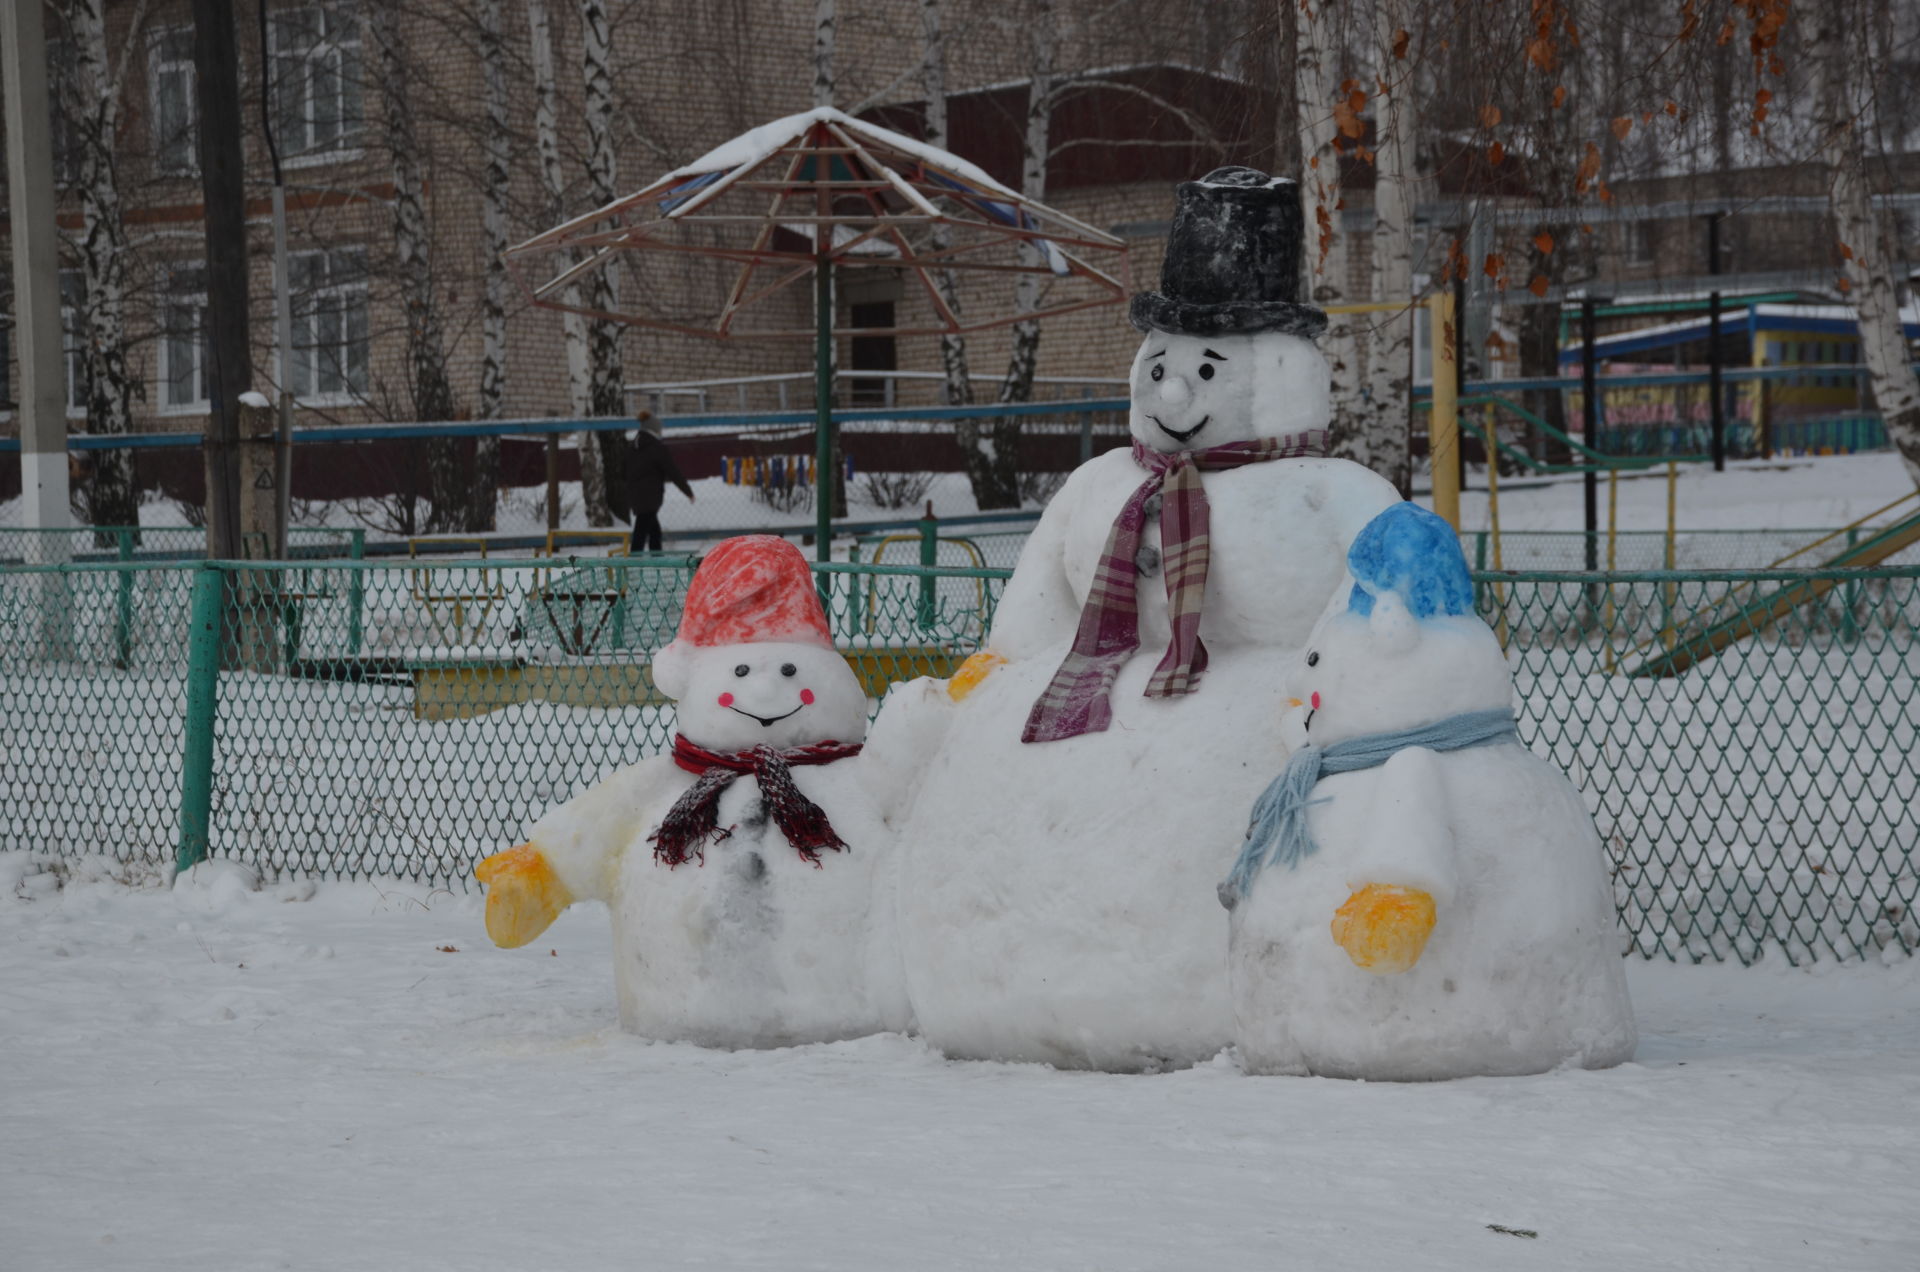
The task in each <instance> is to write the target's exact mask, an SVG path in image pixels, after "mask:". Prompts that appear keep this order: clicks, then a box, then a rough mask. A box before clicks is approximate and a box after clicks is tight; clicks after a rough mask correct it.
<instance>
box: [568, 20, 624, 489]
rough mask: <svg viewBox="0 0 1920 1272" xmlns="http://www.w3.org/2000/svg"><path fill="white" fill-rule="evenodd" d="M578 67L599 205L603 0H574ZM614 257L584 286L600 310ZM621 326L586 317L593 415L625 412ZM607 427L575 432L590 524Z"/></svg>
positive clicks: (604, 173) (604, 162)
mask: <svg viewBox="0 0 1920 1272" xmlns="http://www.w3.org/2000/svg"><path fill="white" fill-rule="evenodd" d="M580 26H581V35H580V48H581V65H580V69H581V73H582V76H583V80H584V88H585V91H584V93H583V94H582V96H581V103H582V106H583V108H584V113H585V115H586V124H587V188H588V194H589V197H590V198H591V199H592V202H593V205H594V206H595V207H604V206H606V205H607V204H609V203H611V202H613V200H614V199H615V198H616V197H618V191H617V190H616V189H615V188H614V187H615V183H616V181H617V180H618V168H617V166H616V164H615V158H614V149H613V41H612V35H611V33H610V32H609V31H608V29H607V6H606V0H580ZM617 269H618V257H615V258H613V259H611V260H609V261H607V263H606V264H604V265H602V266H601V267H600V268H599V269H596V270H594V271H593V273H592V276H591V277H592V281H591V283H590V284H589V286H588V295H589V297H590V299H589V300H588V304H589V305H590V306H591V307H592V308H594V309H597V310H599V311H601V312H602V313H605V312H608V311H610V310H612V309H614V308H615V307H616V306H617V305H618V303H619V276H618V274H617V273H616V270H617ZM621 332H622V326H621V324H620V323H617V322H613V321H611V320H610V319H606V318H592V319H589V320H588V322H587V354H588V383H587V406H588V409H589V410H590V411H591V412H592V413H593V414H594V415H597V416H603V417H605V416H620V415H625V414H626V413H627V409H626V390H625V388H624V385H625V382H626V375H625V369H624V368H623V367H622V365H621V362H620V336H621ZM619 440H620V439H619V438H617V437H615V436H614V435H613V434H611V433H590V434H583V435H582V436H581V438H580V477H581V482H580V484H581V487H582V490H581V498H582V500H583V501H584V502H585V503H586V505H587V521H588V522H589V523H590V524H592V525H596V526H610V525H612V524H613V511H612V509H611V508H610V507H609V506H608V503H607V481H608V477H609V475H610V470H611V469H612V468H613V467H614V465H612V464H609V463H608V462H607V459H608V455H609V453H610V452H611V451H613V450H614V449H615V448H616V447H617V446H618V443H619Z"/></svg>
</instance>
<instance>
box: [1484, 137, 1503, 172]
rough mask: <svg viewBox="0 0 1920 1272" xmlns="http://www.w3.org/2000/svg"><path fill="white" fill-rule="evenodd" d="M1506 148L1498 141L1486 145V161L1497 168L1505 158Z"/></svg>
mask: <svg viewBox="0 0 1920 1272" xmlns="http://www.w3.org/2000/svg"><path fill="white" fill-rule="evenodd" d="M1506 157H1507V148H1506V147H1505V146H1503V145H1501V144H1500V143H1499V142H1497V141H1496V142H1494V143H1493V144H1492V145H1491V146H1488V147H1487V162H1488V163H1490V164H1492V165H1493V166H1494V167H1496V168H1498V167H1499V166H1500V165H1501V163H1503V162H1504V161H1505V160H1506Z"/></svg>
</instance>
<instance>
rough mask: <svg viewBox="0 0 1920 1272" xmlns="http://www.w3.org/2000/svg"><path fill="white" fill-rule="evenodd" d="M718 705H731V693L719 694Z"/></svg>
mask: <svg viewBox="0 0 1920 1272" xmlns="http://www.w3.org/2000/svg"><path fill="white" fill-rule="evenodd" d="M720 705H721V706H723V707H730V706H732V705H733V695H732V694H730V693H723V694H721V695H720Z"/></svg>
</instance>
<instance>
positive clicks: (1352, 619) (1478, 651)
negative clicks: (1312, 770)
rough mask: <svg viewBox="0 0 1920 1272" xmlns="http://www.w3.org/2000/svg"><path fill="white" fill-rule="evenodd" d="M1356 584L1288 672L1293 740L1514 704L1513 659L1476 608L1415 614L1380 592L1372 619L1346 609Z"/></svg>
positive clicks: (1320, 742) (1324, 738)
mask: <svg viewBox="0 0 1920 1272" xmlns="http://www.w3.org/2000/svg"><path fill="white" fill-rule="evenodd" d="M1350 586H1351V583H1350V582H1349V584H1348V585H1347V587H1350ZM1347 587H1343V588H1342V589H1341V590H1340V593H1339V599H1338V600H1337V601H1336V602H1335V603H1334V605H1333V607H1331V608H1330V609H1329V610H1328V612H1327V613H1326V614H1325V615H1324V616H1323V617H1322V618H1321V619H1320V621H1319V623H1318V624H1316V625H1315V626H1314V629H1313V635H1311V636H1310V637H1308V638H1307V647H1306V648H1305V649H1304V650H1302V651H1301V653H1300V658H1299V661H1298V662H1296V663H1295V664H1294V668H1293V671H1292V673H1291V674H1290V675H1289V677H1288V679H1287V693H1288V696H1289V697H1290V698H1291V699H1293V700H1294V701H1295V702H1296V703H1297V704H1298V705H1296V706H1294V707H1293V708H1292V709H1291V710H1289V711H1288V712H1287V715H1286V717H1285V719H1284V720H1283V721H1282V724H1281V733H1282V736H1283V737H1284V739H1285V740H1286V742H1287V744H1288V745H1289V747H1293V748H1297V747H1299V746H1300V745H1301V743H1302V742H1303V741H1311V742H1313V743H1314V744H1315V745H1317V746H1331V745H1332V744H1333V743H1335V742H1343V741H1345V740H1347V739H1348V738H1356V737H1362V736H1364V735H1366V734H1370V733H1388V732H1397V731H1399V730H1402V729H1411V728H1416V727H1418V726H1420V725H1425V724H1432V723H1433V722H1434V721H1436V720H1441V719H1444V718H1445V717H1447V716H1450V715H1458V714H1460V713H1462V712H1467V711H1486V710H1491V709H1495V708H1499V707H1507V706H1511V705H1512V702H1513V687H1512V685H1513V682H1512V677H1511V676H1510V674H1509V672H1508V669H1507V658H1506V655H1505V654H1504V653H1502V652H1501V650H1500V642H1499V640H1498V639H1497V638H1496V637H1495V636H1494V634H1493V631H1492V629H1490V628H1489V627H1488V626H1487V625H1486V624H1485V623H1483V622H1481V621H1480V620H1479V619H1478V618H1475V617H1472V616H1470V615H1465V616H1442V617H1436V618H1423V619H1415V618H1413V617H1412V616H1411V615H1409V614H1408V613H1407V610H1406V607H1405V606H1404V605H1402V604H1401V603H1400V600H1399V598H1398V597H1395V596H1391V595H1389V596H1385V597H1380V598H1376V599H1375V601H1374V608H1373V614H1372V615H1371V616H1370V617H1363V616H1361V615H1359V614H1355V613H1353V612H1352V611H1350V610H1348V609H1347V608H1346V606H1347V595H1348V593H1347Z"/></svg>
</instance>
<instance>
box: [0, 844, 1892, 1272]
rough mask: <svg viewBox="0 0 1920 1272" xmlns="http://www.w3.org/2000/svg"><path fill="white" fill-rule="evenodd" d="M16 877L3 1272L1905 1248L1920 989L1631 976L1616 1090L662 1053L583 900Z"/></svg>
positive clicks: (1717, 971) (2, 1019) (1448, 1260)
mask: <svg viewBox="0 0 1920 1272" xmlns="http://www.w3.org/2000/svg"><path fill="white" fill-rule="evenodd" d="M0 863H4V864H0V885H4V886H0V1066H4V1071H5V1072H6V1074H7V1076H8V1082H7V1086H6V1095H5V1097H4V1098H0V1196H4V1197H5V1198H6V1201H5V1203H4V1204H0V1251H4V1252H5V1254H4V1257H0V1263H4V1265H5V1266H6V1267H7V1268H9V1269H19V1270H20V1272H54V1270H59V1272H69V1270H72V1269H82V1268H84V1269H99V1270H100V1272H109V1270H111V1269H117V1268H127V1269H139V1270H140V1272H171V1270H175V1269H178V1270H180V1272H201V1270H202V1269H207V1268H262V1269H267V1268H273V1269H294V1270H298V1272H306V1270H309V1269H311V1270H313V1272H356V1270H361V1269H364V1270H366V1272H392V1270H393V1269H396V1268H405V1269H408V1272H440V1270H443V1269H444V1270H447V1272H456V1270H457V1272H474V1270H475V1269H513V1270H516V1272H518V1270H521V1269H529V1268H567V1269H570V1270H574V1272H591V1270H593V1269H609V1270H613V1269H618V1270H619V1272H626V1270H628V1269H632V1268H639V1267H646V1268H682V1267H716V1268H833V1269H836V1270H841V1272H858V1270H860V1269H868V1268H871V1269H886V1270H888V1272H892V1270H893V1269H899V1268H906V1267H911V1268H916V1269H939V1268H956V1269H958V1268H969V1269H971V1268H977V1267H980V1266H983V1265H1003V1266H1008V1267H1026V1268H1063V1269H1065V1268H1089V1269H1090V1268H1101V1269H1134V1268H1139V1269H1176V1268H1221V1269H1227V1268H1248V1269H1252V1268H1275V1267H1302V1268H1373V1267H1380V1266H1401V1267H1420V1268H1432V1269H1462V1270H1463V1272H1467V1270H1470V1272H1489V1270H1497V1269H1506V1268H1514V1269H1520V1268H1555V1269H1595V1270H1596V1272H1618V1269H1621V1268H1633V1267H1661V1268H1701V1269H1722V1268H1725V1269H1742V1270H1758V1269H1776V1268H1777V1269H1792V1270H1794V1272H1799V1270H1801V1269H1807V1268H1846V1269H1850V1270H1853V1272H1878V1270H1881V1269H1885V1270H1886V1272H1895V1270H1896V1269H1906V1268H1910V1267H1911V1266H1912V1258H1913V1250H1914V1248H1915V1243H1916V1242H1917V1241H1920V1185H1916V1184H1915V1182H1914V1181H1915V1180H1916V1179H1920V1136H1916V1134H1915V1131H1916V1129H1917V1128H1916V1122H1920V1115H1917V1114H1916V1110H1920V1066H1916V1065H1915V1064H1914V1063H1913V1059H1912V1057H1913V1056H1914V1055H1915V1054H1916V1052H1920V961H1911V960H1903V961H1899V962H1897V963H1895V964H1894V965H1892V966H1878V965H1853V966H1846V967H1836V966H1834V965H1832V964H1825V965H1821V966H1818V967H1815V968H1812V969H1805V970H1795V969H1790V968H1787V967H1785V966H1784V965H1782V964H1780V963H1778V962H1774V961H1767V962H1763V963H1762V964H1761V965H1759V966H1757V967H1754V968H1741V967H1737V966H1702V967H1694V966H1675V965H1671V964H1667V963H1664V962H1661V963H1643V962H1640V961H1638V960H1634V961H1630V962H1629V963H1628V964H1627V975H1628V978H1629V980H1630V981H1631V984H1632V993H1633V998H1634V1003H1635V1008H1636V1012H1637V1014H1638V1017H1639V1022H1640V1028H1641V1043H1640V1047H1639V1050H1638V1052H1637V1053H1636V1056H1635V1059H1634V1061H1633V1062H1631V1063H1629V1064H1626V1065H1622V1066H1620V1067H1618V1068H1615V1069H1610V1070H1606V1071H1602V1072H1588V1071H1580V1070H1569V1071H1561V1072H1555V1073H1549V1074H1544V1075H1540V1076H1537V1077H1528V1078H1497V1079H1496V1078H1475V1079H1469V1080H1464V1081H1457V1082H1446V1083H1438V1084H1431V1085H1393V1084H1385V1085H1376V1084H1369V1083H1354V1082H1343V1081H1335V1080H1331V1079H1316V1078H1256V1077H1247V1076H1244V1075H1242V1074H1241V1073H1240V1072H1239V1069H1238V1066H1237V1063H1236V1061H1235V1059H1234V1057H1233V1056H1232V1055H1231V1054H1228V1055H1225V1056H1223V1057H1221V1058H1220V1059H1219V1060H1217V1061H1215V1062H1214V1063H1212V1064H1209V1065H1203V1066H1201V1067H1199V1068H1196V1069H1191V1070H1187V1071H1184V1072H1181V1073H1174V1074H1166V1075H1160V1076H1151V1077H1122V1076H1112V1075H1105V1074H1087V1073H1062V1072H1056V1071H1054V1070H1052V1069H1048V1068H1045V1067H1043V1066H1037V1065H1008V1064H995V1063H970V1062H956V1061H948V1060H943V1059H941V1058H940V1057H939V1056H938V1055H937V1054H935V1053H934V1052H933V1051H931V1050H930V1049H929V1048H928V1047H926V1046H924V1045H923V1044H921V1043H919V1042H916V1041H913V1040H910V1039H908V1038H904V1037H901V1036H899V1035H892V1034H883V1035H879V1036H876V1037H871V1038H867V1039H862V1040H859V1041H854V1042H846V1043H836V1044H829V1045H821V1046H810V1047H802V1048H796V1049H792V1050H780V1051H763V1052H724V1051H706V1050H700V1049H698V1048H694V1047H690V1046H685V1045H668V1044H653V1043H648V1042H645V1041H643V1040H641V1039H638V1038H636V1037H634V1036H632V1035H630V1034H627V1033H624V1032H623V1031H622V1030H621V1029H620V1028H619V1025H618V1020H617V1016H616V1008H615V998H614V993H613V970H612V956H611V948H610V941H609V924H608V918H607V914H606V911H605V910H604V909H603V908H601V907H598V906H578V907H575V909H574V910H572V911H570V912H569V913H568V914H566V915H564V916H563V917H562V918H561V919H560V921H559V922H558V923H557V924H555V925H554V927H553V928H551V929H550V930H549V932H548V934H547V935H546V936H545V937H544V938H542V940H541V941H540V942H539V943H538V944H537V945H535V946H532V947H529V948H527V949H522V950H515V951H501V950H496V949H494V948H492V947H491V946H490V945H489V943H488V942H487V939H486V936H485V933H484V932H483V931H482V923H481V899H480V898H479V897H478V896H459V897H454V896H449V895H447V894H445V893H427V892H425V891H424V890H422V889H418V888H414V887H408V886H406V885H393V884H379V885H375V884H321V885H318V886H317V887H316V886H315V885H313V884H288V885H279V886H276V887H271V888H269V889H267V890H264V891H258V892H254V891H249V890H248V880H246V879H245V877H244V876H242V875H239V874H237V873H236V872H235V871H234V869H233V868H232V867H226V866H216V867H210V868H204V869H203V872H202V874H201V875H200V877H197V878H189V879H186V880H184V881H183V882H182V883H181V885H180V886H179V887H178V888H176V889H175V890H174V891H172V892H167V891H164V890H160V889H159V888H157V887H154V886H145V887H140V886H135V887H128V886H125V885H123V884H120V883H116V882H112V881H109V880H107V879H105V878H100V877H93V878H88V877H87V876H88V875H89V873H90V871H89V869H88V867H87V865H86V864H84V863H83V864H82V865H81V866H79V867H77V868H75V869H73V870H71V871H69V870H66V869H62V870H61V871H60V872H57V873H54V872H48V871H44V870H40V869H38V868H37V867H34V866H32V865H30V864H29V863H28V862H27V860H26V859H25V857H24V856H23V855H20V854H15V855H12V856H8V857H4V858H0ZM109 864H110V863H109ZM63 876H64V879H63ZM63 882H64V884H65V886H64V887H62V886H61V885H62V883H63Z"/></svg>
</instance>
